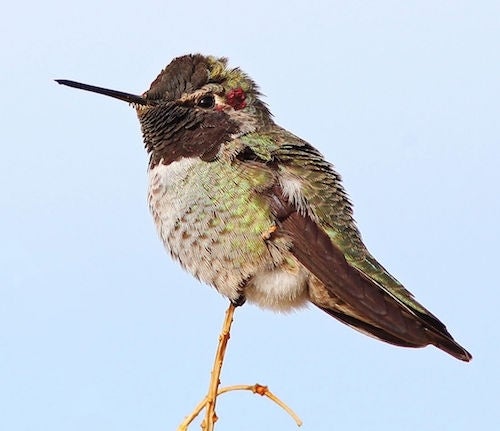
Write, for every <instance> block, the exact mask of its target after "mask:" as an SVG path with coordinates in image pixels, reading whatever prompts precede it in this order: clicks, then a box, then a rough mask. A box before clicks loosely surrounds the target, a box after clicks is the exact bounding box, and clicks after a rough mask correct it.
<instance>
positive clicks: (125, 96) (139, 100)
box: [55, 79, 155, 106]
mask: <svg viewBox="0 0 500 431" xmlns="http://www.w3.org/2000/svg"><path fill="white" fill-rule="evenodd" d="M55 81H56V82H57V83H58V84H61V85H67V86H68V87H73V88H78V89H80V90H85V91H91V92H92V93H99V94H104V95H105V96H110V97H114V98H115V99H119V100H123V101H125V102H128V103H134V104H136V105H143V106H146V105H155V103H154V102H152V101H150V100H146V99H144V98H143V97H142V96H137V95H135V94H129V93H124V92H123V91H116V90H110V89H108V88H102V87H95V86H94V85H88V84H82V83H81V82H75V81H68V80H67V79H56V80H55Z"/></svg>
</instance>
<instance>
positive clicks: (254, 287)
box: [149, 159, 308, 310]
mask: <svg viewBox="0 0 500 431" xmlns="http://www.w3.org/2000/svg"><path fill="white" fill-rule="evenodd" d="M269 180H270V179H269V178H268V176H266V175H265V173H263V174H262V176H261V177H254V176H250V175H247V176H245V175H244V172H241V171H238V170H237V169H235V168H234V166H224V165H223V164H222V163H207V162H203V161H201V160H199V159H181V160H179V161H176V162H173V163H171V164H170V165H168V166H165V165H162V164H160V165H157V166H156V167H154V168H152V169H151V170H150V186H149V205H150V209H151V212H152V214H153V217H154V219H155V223H156V226H157V228H158V232H159V234H160V236H161V238H162V240H163V242H164V244H165V246H166V248H167V249H168V250H169V251H170V253H171V255H172V257H173V258H174V259H176V260H178V261H179V262H180V263H181V265H182V266H183V267H184V268H185V269H186V270H187V271H189V272H190V273H191V274H193V275H194V276H195V277H197V278H198V279H200V280H201V281H203V282H205V283H207V284H210V285H212V286H214V287H215V288H216V289H217V290H218V291H219V292H220V293H222V294H223V295H225V296H227V297H228V298H229V299H233V300H235V299H237V298H238V297H239V295H240V294H241V293H242V288H245V292H244V293H245V296H246V297H247V299H248V300H249V301H251V302H256V303H257V304H258V305H260V306H263V307H267V308H274V309H280V310H281V309H285V310H286V309H288V308H290V307H295V306H300V305H302V304H303V303H304V302H305V300H306V296H307V278H308V273H307V271H306V270H305V269H303V267H302V266H301V265H300V264H298V263H297V262H296V261H295V260H294V259H293V257H291V255H290V254H289V253H288V252H287V249H286V245H284V244H274V243H272V244H270V243H269V242H267V241H266V240H265V236H266V232H268V231H269V229H271V228H272V226H273V220H272V217H271V214H270V213H269V211H268V210H267V205H265V202H264V201H263V200H262V199H261V198H260V197H259V196H258V195H257V194H256V192H255V189H256V188H258V187H262V185H264V186H265V182H266V181H269Z"/></svg>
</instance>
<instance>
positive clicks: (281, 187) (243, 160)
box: [56, 54, 472, 362]
mask: <svg viewBox="0 0 500 431" xmlns="http://www.w3.org/2000/svg"><path fill="white" fill-rule="evenodd" d="M56 81H57V82H58V83H59V84H63V85H67V86H70V87H75V88H79V89H82V90H87V91H91V92H94V93H100V94H104V95H106V96H110V97H113V98H116V99H119V100H122V101H125V102H128V103H129V104H131V105H132V106H133V107H134V108H135V110H136V113H137V116H138V118H139V122H140V124H141V129H142V134H143V138H144V145H145V149H146V151H147V152H148V154H149V166H148V175H149V188H148V202H149V207H150V210H151V213H152V215H153V218H154V222H155V224H156V227H157V230H158V233H159V236H160V237H161V239H162V241H163V243H164V245H165V247H166V249H167V250H168V251H169V252H170V254H171V256H172V258H173V259H174V260H176V261H178V262H179V263H180V264H181V266H182V267H183V268H184V269H185V270H187V271H188V272H189V273H191V274H192V275H193V276H194V277H196V278H197V279H199V280H201V281H202V282H204V283H206V284H208V285H210V286H213V287H214V288H215V289H216V290H217V291H218V292H219V293H221V294H222V295H224V296H225V297H227V298H228V299H229V300H230V301H231V302H232V303H233V304H234V305H242V304H243V303H244V302H245V301H248V302H250V303H254V304H256V305H258V306H260V307H262V308H265V309H271V310H276V311H289V310H293V309H297V308H301V307H304V306H306V305H307V304H309V303H312V304H314V305H315V306H316V307H318V308H320V309H321V310H323V311H324V312H326V313H328V314H329V315H330V316H332V317H334V318H335V319H337V320H339V321H340V322H342V323H344V324H346V325H348V326H350V327H352V328H354V329H356V330H358V331H360V332H362V333H364V334H366V335H369V336H372V337H374V338H376V339H379V340H381V341H385V342H387V343H390V344H393V345H397V346H404V347H424V346H427V345H434V346H436V347H437V348H439V349H441V350H443V351H445V352H447V353H449V354H450V355H452V356H454V357H455V358H457V359H460V360H462V361H466V362H468V361H470V360H471V359H472V356H471V354H470V353H469V352H468V351H467V350H466V349H464V348H463V347H462V346H461V345H460V344H458V343H457V342H456V341H455V340H454V339H453V337H452V336H451V334H450V333H449V332H448V330H447V329H446V326H445V325H444V324H443V323H442V322H441V321H440V320H439V319H438V318H437V317H436V316H435V315H433V314H432V313H431V312H430V311H429V310H427V309H426V308H425V307H424V306H423V305H421V304H420V303H419V302H417V300H416V299H415V298H414V296H413V295H412V293H410V292H409V291H408V290H406V289H405V287H404V286H403V285H402V284H401V283H400V282H399V281H398V280H397V279H396V278H395V277H393V276H392V275H391V274H390V273H389V272H388V271H387V270H386V269H385V268H384V267H383V266H382V265H381V264H380V263H379V262H378V261H377V260H376V259H375V258H374V257H373V256H372V255H371V254H370V252H369V251H368V250H367V248H366V247H365V245H364V243H363V241H362V238H361V234H360V232H359V230H358V228H357V225H356V223H355V221H354V218H353V208H352V204H351V201H350V199H349V197H348V195H347V194H346V191H345V189H344V187H343V185H342V182H341V176H340V175H339V173H338V172H337V171H336V170H335V168H334V166H333V165H332V164H331V163H330V162H328V161H327V160H326V159H325V158H324V157H323V155H322V154H321V153H320V152H319V151H318V150H317V149H316V148H315V147H313V146H312V145H311V144H309V143H308V142H306V141H305V140H303V139H301V138H299V137H297V136H295V135H294V134H292V133H290V132H289V131H288V130H286V129H284V128H282V127H280V126H278V125H277V124H276V123H275V122H274V121H273V116H272V114H271V112H270V110H269V109H268V107H267V105H266V104H265V103H264V102H263V100H262V94H261V93H260V91H259V88H258V86H257V85H256V84H255V82H254V81H253V80H252V79H251V78H250V77H249V76H248V75H247V74H246V73H245V72H243V71H242V70H241V69H239V68H231V67H229V66H228V61H227V59H226V58H217V57H213V56H204V55H201V54H190V55H184V56H181V57H177V58H175V59H173V60H172V61H171V63H170V64H168V65H167V66H166V67H165V68H164V69H163V70H162V71H161V72H160V74H159V75H158V77H157V78H156V79H155V80H154V81H153V83H152V84H151V86H150V88H149V90H147V91H146V92H144V93H143V94H142V95H134V94H130V93H124V92H121V91H115V90H110V89H106V88H101V87H96V86H92V85H87V84H82V83H78V82H75V81H68V80H56Z"/></svg>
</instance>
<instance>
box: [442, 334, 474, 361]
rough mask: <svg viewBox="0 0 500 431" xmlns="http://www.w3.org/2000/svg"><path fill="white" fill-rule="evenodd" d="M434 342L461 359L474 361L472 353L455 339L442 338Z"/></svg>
mask: <svg viewBox="0 0 500 431" xmlns="http://www.w3.org/2000/svg"><path fill="white" fill-rule="evenodd" d="M432 344H434V345H435V346H436V347H437V348H438V349H441V350H443V351H445V352H446V353H448V354H450V355H451V356H453V357H455V358H457V359H460V360H461V361H464V362H470V361H472V355H471V354H470V353H469V352H468V351H467V350H465V349H464V348H463V347H462V346H461V345H460V344H458V343H457V342H456V341H455V340H453V339H448V338H440V339H439V340H436V341H435V342H433V343H432Z"/></svg>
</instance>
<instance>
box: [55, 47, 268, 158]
mask: <svg viewBox="0 0 500 431" xmlns="http://www.w3.org/2000/svg"><path fill="white" fill-rule="evenodd" d="M58 82H59V83H61V84H65V85H69V86H72V87H76V88H80V89H83V90H88V91H92V92H96V93H100V94H104V95H107V96H111V97H114V98H117V99H120V100H124V101H126V102H129V103H131V104H132V105H133V106H134V108H135V109H136V111H137V115H138V117H139V121H140V122H141V127H142V133H143V136H144V142H145V146H146V149H147V150H148V152H149V153H150V155H151V161H150V164H151V165H153V166H154V165H156V164H158V163H159V162H162V163H164V164H169V163H171V162H173V161H175V160H178V159H180V158H183V157H200V158H201V159H203V160H206V161H211V160H214V159H215V158H216V156H217V154H218V152H219V150H220V147H221V145H223V144H224V143H225V142H228V141H229V140H231V139H234V138H235V137H238V136H241V135H243V134H245V133H250V132H254V131H257V130H258V129H259V128H262V127H266V126H267V125H269V124H272V119H271V114H270V112H269V110H268V109H267V107H266V105H265V104H264V103H263V102H262V101H261V99H260V93H259V91H258V88H257V85H256V84H255V83H254V82H253V81H252V80H251V79H250V78H249V77H248V76H247V75H246V74H245V73H244V72H242V71H241V70H240V69H238V68H229V67H228V66H227V60H226V59H225V58H215V57H211V56H203V55H200V54H192V55H185V56H182V57H177V58H175V59H174V60H172V62H171V63H170V64H169V65H168V66H167V67H165V69H163V70H162V71H161V72H160V74H159V75H158V77H157V78H156V79H155V80H154V81H153V83H152V84H151V86H150V88H149V90H147V91H146V92H144V93H143V94H142V95H140V96H138V95H132V94H128V93H123V92H119V91H114V90H108V89H104V88H100V87H94V86H89V85H86V84H80V83H75V82H73V81H65V80H58Z"/></svg>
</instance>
